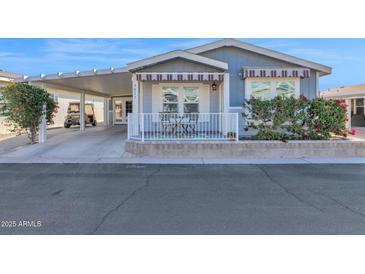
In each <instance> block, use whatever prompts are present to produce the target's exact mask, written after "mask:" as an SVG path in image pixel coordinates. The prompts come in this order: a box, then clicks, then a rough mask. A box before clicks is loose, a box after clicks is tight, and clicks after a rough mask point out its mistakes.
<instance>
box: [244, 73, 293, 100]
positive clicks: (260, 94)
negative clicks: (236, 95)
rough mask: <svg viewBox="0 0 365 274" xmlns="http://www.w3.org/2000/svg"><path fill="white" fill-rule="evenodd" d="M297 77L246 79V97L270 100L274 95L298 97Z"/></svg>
mask: <svg viewBox="0 0 365 274" xmlns="http://www.w3.org/2000/svg"><path fill="white" fill-rule="evenodd" d="M299 85H300V80H299V78H298V79H290V80H289V79H288V80H287V79H268V78H262V79H246V98H247V99H249V98H251V97H254V98H257V99H261V100H270V99H272V98H274V97H276V96H284V97H296V98H298V97H299Z"/></svg>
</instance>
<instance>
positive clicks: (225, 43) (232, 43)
mask: <svg viewBox="0 0 365 274" xmlns="http://www.w3.org/2000/svg"><path fill="white" fill-rule="evenodd" d="M221 47H236V48H240V49H244V50H248V51H252V52H255V53H258V54H262V55H265V56H268V57H272V58H275V59H278V60H283V61H285V62H288V63H292V64H297V65H300V66H303V67H307V68H311V69H313V70H316V71H319V72H321V75H326V74H330V73H331V72H332V68H331V67H328V66H325V65H321V64H318V63H315V62H311V61H308V60H304V59H301V58H298V57H294V56H291V55H288V54H285V53H281V52H278V51H275V50H271V49H267V48H263V47H259V46H256V45H253V44H250V43H246V42H242V41H239V40H236V39H230V38H228V39H222V40H218V41H216V42H212V43H208V44H204V45H202V46H198V47H194V48H191V49H188V50H187V52H191V53H194V54H200V53H202V52H206V51H210V50H213V49H217V48H221Z"/></svg>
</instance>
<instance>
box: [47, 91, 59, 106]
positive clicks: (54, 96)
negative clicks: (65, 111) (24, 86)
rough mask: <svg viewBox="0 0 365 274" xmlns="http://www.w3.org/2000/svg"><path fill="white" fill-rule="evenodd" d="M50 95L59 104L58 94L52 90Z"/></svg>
mask: <svg viewBox="0 0 365 274" xmlns="http://www.w3.org/2000/svg"><path fill="white" fill-rule="evenodd" d="M49 96H50V97H51V98H52V99H53V101H54V102H55V103H56V104H58V94H57V93H55V92H51V93H50V94H49Z"/></svg>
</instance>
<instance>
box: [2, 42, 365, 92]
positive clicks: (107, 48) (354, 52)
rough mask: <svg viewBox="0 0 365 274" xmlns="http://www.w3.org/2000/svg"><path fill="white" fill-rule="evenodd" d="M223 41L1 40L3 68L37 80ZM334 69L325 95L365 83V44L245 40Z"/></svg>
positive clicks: (325, 80) (323, 83)
mask: <svg viewBox="0 0 365 274" xmlns="http://www.w3.org/2000/svg"><path fill="white" fill-rule="evenodd" d="M214 40H217V39H208V38H207V39H205V38H202V39H196V38H194V39H0V69H4V70H8V71H12V72H18V73H23V74H25V75H37V74H40V73H45V74H47V73H56V72H59V71H62V72H69V71H75V70H89V69H93V68H108V67H122V66H124V65H126V64H127V63H128V62H131V61H135V60H138V59H141V58H145V57H149V56H152V55H155V54H160V53H163V52H166V51H170V50H175V49H188V48H191V47H194V46H197V45H200V44H204V43H207V42H211V41H214ZM241 40H243V41H246V42H249V43H253V44H256V45H259V46H263V47H267V48H270V49H273V50H277V51H281V52H284V53H287V54H291V55H294V56H297V57H301V58H304V59H308V60H311V61H314V62H318V63H321V64H324V65H328V66H331V67H332V68H333V74H332V75H330V76H326V77H322V78H321V81H320V84H321V90H324V89H327V88H331V87H337V86H344V85H354V84H360V83H365V39H279V38H273V39H259V38H254V39H253V38H252V39H241Z"/></svg>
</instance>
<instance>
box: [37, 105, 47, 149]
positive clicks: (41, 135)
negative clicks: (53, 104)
mask: <svg viewBox="0 0 365 274" xmlns="http://www.w3.org/2000/svg"><path fill="white" fill-rule="evenodd" d="M46 140H47V121H46V104H44V105H43V109H42V116H41V120H40V123H39V130H38V142H39V143H40V144H43V143H45V142H46Z"/></svg>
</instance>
